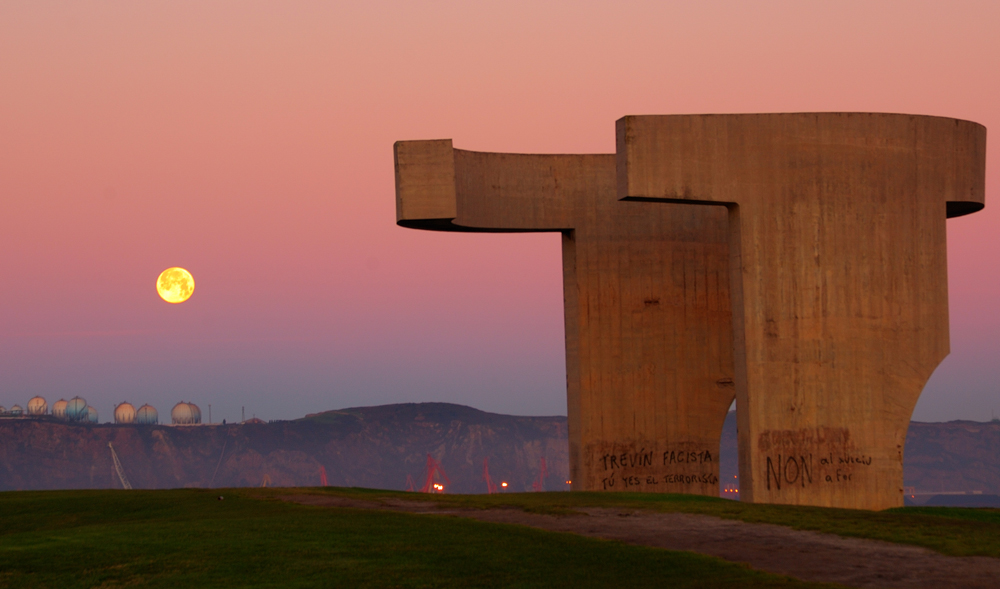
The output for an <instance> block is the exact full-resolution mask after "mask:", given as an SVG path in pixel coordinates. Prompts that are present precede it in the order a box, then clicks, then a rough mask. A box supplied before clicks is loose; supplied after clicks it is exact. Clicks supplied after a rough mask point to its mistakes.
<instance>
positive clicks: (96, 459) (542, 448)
mask: <svg viewBox="0 0 1000 589" xmlns="http://www.w3.org/2000/svg"><path fill="white" fill-rule="evenodd" d="M108 442H111V443H113V444H114V448H115V451H116V452H117V454H118V456H119V459H120V460H121V463H122V466H123V468H124V470H125V472H126V475H127V477H128V479H129V481H130V482H131V483H132V485H133V486H134V487H135V488H145V489H153V488H175V487H243V486H260V485H261V484H262V482H263V481H264V479H265V476H266V477H267V478H268V479H269V480H270V484H271V485H274V486H317V485H319V484H320V480H321V475H320V469H321V467H322V468H323V469H325V472H326V476H327V480H328V482H329V484H330V485H336V486H359V487H375V488H385V489H399V490H402V489H405V488H406V481H407V476H410V477H412V480H413V481H414V483H415V486H416V487H417V488H419V487H420V486H421V485H422V484H423V481H424V478H425V473H426V462H427V454H432V455H433V456H434V457H435V458H437V459H438V460H440V462H441V464H442V467H443V468H444V470H445V472H446V474H447V475H448V477H449V478H450V480H451V483H450V484H449V485H448V487H447V490H448V491H449V492H456V493H479V492H484V491H485V489H486V487H485V483H484V482H483V480H482V473H483V459H484V458H487V457H488V458H489V461H490V462H489V465H490V473H491V475H492V476H493V478H494V479H495V480H496V482H497V483H499V482H500V480H505V481H507V482H508V483H509V485H510V487H509V488H510V489H511V490H519V491H523V490H530V489H531V487H532V482H533V481H534V480H536V479H537V477H538V474H539V464H540V460H541V459H542V458H545V459H546V462H547V464H548V470H549V476H548V478H547V480H546V486H547V488H549V489H565V488H566V485H565V481H566V478H567V470H568V467H567V465H568V459H567V437H566V418H565V417H516V416H509V415H497V414H494V413H486V412H484V411H479V410H476V409H472V408H470V407H464V406H461V405H451V404H446V403H416V404H414V403H411V404H400V405H385V406H381V407H357V408H351V409H343V410H340V411H327V412H325V413H319V414H315V415H309V416H307V417H305V418H303V419H297V420H293V421H279V422H272V423H246V424H229V425H201V426H187V427H175V426H163V425H160V426H135V425H112V424H95V425H85V424H71V423H66V422H62V421H56V420H49V419H45V420H28V419H17V420H14V419H8V420H0V490H15V489H21V490H31V489H99V488H116V487H120V486H121V484H120V483H119V481H118V479H117V476H116V475H115V473H114V467H113V463H112V460H111V453H110V450H109V449H108Z"/></svg>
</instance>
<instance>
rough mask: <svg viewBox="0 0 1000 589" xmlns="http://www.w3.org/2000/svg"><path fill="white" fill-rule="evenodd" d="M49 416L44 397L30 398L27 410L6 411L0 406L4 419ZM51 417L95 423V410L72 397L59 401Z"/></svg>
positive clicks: (15, 408) (83, 400)
mask: <svg viewBox="0 0 1000 589" xmlns="http://www.w3.org/2000/svg"><path fill="white" fill-rule="evenodd" d="M48 414H49V404H48V403H47V402H46V401H45V398H44V397H32V398H31V400H30V401H28V408H27V410H25V409H22V408H21V406H20V405H14V406H13V407H11V408H10V410H9V411H8V410H7V409H6V408H4V407H3V406H2V405H0V415H3V416H6V417H40V416H42V415H48ZM52 416H53V417H57V418H59V419H66V420H68V421H79V422H84V423H97V409H94V408H93V407H91V406H90V405H87V400H86V399H83V398H82V397H73V398H72V399H70V400H69V401H67V400H65V399H59V400H58V401H56V402H55V404H54V405H53V406H52Z"/></svg>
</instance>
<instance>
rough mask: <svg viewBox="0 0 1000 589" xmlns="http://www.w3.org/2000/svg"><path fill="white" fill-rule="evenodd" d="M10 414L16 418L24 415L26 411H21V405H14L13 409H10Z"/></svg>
mask: <svg viewBox="0 0 1000 589" xmlns="http://www.w3.org/2000/svg"><path fill="white" fill-rule="evenodd" d="M10 414H11V415H13V416H15V417H17V416H20V415H24V409H21V406H20V405H14V406H13V407H11V408H10Z"/></svg>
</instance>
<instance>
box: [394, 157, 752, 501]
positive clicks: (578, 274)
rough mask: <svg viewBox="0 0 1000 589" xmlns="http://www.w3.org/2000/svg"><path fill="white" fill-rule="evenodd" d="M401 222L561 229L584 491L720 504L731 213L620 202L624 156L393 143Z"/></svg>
mask: <svg viewBox="0 0 1000 589" xmlns="http://www.w3.org/2000/svg"><path fill="white" fill-rule="evenodd" d="M395 157H396V216H397V222H398V224H399V225H402V226H404V227H415V228H422V229H436V230H442V231H473V232H481V231H497V232H516V231H522V232H524V231H559V232H562V234H563V237H562V252H563V284H564V293H565V313H566V316H565V321H566V369H567V378H566V381H567V389H568V391H567V392H568V407H569V408H568V417H569V440H570V475H571V480H572V481H573V488H574V489H585V490H602V489H608V490H645V491H653V490H655V491H662V492H685V493H699V494H705V495H717V494H718V489H719V484H718V475H719V471H718V450H719V437H720V434H721V431H722V423H723V421H724V420H725V416H726V412H727V410H728V409H729V406H730V404H731V403H732V400H733V395H734V392H733V384H732V382H733V381H732V377H733V368H732V365H733V364H732V344H731V338H732V336H731V334H730V325H731V319H730V303H729V285H728V279H729V265H728V264H729V262H728V259H729V256H728V253H727V248H728V237H727V230H726V226H727V220H726V212H725V210H723V209H722V208H721V207H689V206H685V205H662V204H655V203H622V202H618V200H617V196H616V190H615V156H614V155H611V154H609V155H515V154H499V153H477V152H471V151H463V150H459V149H453V147H452V144H451V141H450V140H443V141H405V142H398V143H396V146H395Z"/></svg>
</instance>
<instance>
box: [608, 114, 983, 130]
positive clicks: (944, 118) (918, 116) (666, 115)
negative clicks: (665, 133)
mask: <svg viewBox="0 0 1000 589" xmlns="http://www.w3.org/2000/svg"><path fill="white" fill-rule="evenodd" d="M849 116H869V117H886V118H889V117H901V118H913V119H942V120H946V121H956V122H959V123H968V124H970V125H978V126H980V127H983V128H985V125H983V124H982V123H977V122H976V121H970V120H968V119H959V118H956V117H946V116H941V115H918V114H911V113H898V112H877V111H876V112H865V111H815V112H813V111H802V112H759V113H690V114H644V115H623V116H622V117H620V118H619V119H618V120H619V121H623V120H625V119H633V118H636V119H638V118H667V117H678V118H710V117H732V118H754V117H787V118H792V117H824V118H825V117H830V118H833V117H849Z"/></svg>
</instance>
